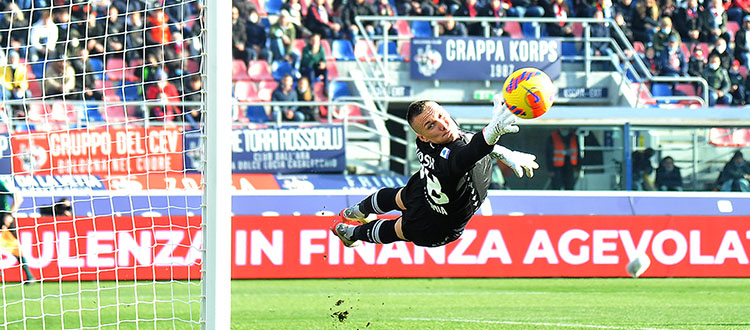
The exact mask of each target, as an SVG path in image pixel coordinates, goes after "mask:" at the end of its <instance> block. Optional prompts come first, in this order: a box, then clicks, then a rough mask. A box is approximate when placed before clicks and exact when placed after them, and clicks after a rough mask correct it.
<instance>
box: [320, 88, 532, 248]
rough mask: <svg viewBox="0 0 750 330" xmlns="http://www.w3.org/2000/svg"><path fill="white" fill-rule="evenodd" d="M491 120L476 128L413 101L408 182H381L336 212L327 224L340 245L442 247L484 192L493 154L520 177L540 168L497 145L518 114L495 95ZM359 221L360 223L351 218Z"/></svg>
mask: <svg viewBox="0 0 750 330" xmlns="http://www.w3.org/2000/svg"><path fill="white" fill-rule="evenodd" d="M493 103H494V109H493V112H492V120H491V121H490V123H489V124H488V125H487V126H485V127H484V129H483V130H482V132H481V133H478V134H473V133H469V132H465V131H462V130H460V129H459V127H458V124H456V122H455V121H454V120H453V118H452V117H451V116H450V114H448V112H447V111H446V110H445V109H444V108H443V107H442V106H440V105H439V104H438V103H437V102H434V101H415V102H413V103H411V104H410V105H409V109H408V111H407V114H406V117H407V120H408V122H409V125H410V126H411V128H412V129H413V130H414V132H416V133H417V139H416V143H417V159H418V160H419V162H420V170H419V172H418V173H415V174H414V175H412V177H411V178H410V179H409V182H407V184H406V186H404V187H400V188H383V189H380V190H378V191H377V192H375V193H374V194H372V195H370V196H368V197H366V198H365V199H364V200H362V201H360V202H359V203H357V204H355V205H353V206H350V207H348V208H346V209H344V210H343V211H341V217H342V221H340V222H337V223H335V224H334V226H333V227H332V228H331V231H332V232H333V233H334V234H336V235H337V236H338V237H339V239H341V241H342V242H343V244H344V245H345V246H347V247H351V246H354V245H356V244H357V242H358V241H365V242H371V243H378V244H388V243H393V242H396V241H411V242H413V243H414V244H416V245H419V246H427V247H433V246H441V245H445V244H448V243H450V242H453V241H455V240H457V239H458V238H459V237H460V236H461V234H462V233H463V231H464V228H465V227H466V224H467V223H468V222H469V219H471V217H472V216H473V215H474V213H476V211H477V210H478V209H479V206H480V205H481V204H482V202H483V201H484V199H485V197H487V189H488V188H489V185H490V178H491V175H492V162H493V159H499V160H500V161H502V162H503V163H505V164H506V165H508V166H509V167H510V168H511V169H513V171H514V172H515V173H516V175H517V176H518V177H523V175H524V171H525V172H526V175H527V176H528V177H532V176H533V175H534V172H533V170H534V169H537V168H539V165H538V164H537V163H536V161H535V159H536V156H534V155H532V154H527V153H522V152H517V151H512V150H509V149H507V148H504V147H502V146H499V145H495V144H496V143H497V142H498V140H499V139H500V136H502V135H503V134H506V133H516V132H518V130H519V128H518V126H516V125H515V119H516V116H515V115H513V114H512V113H511V112H510V111H509V110H508V109H507V108H506V106H505V103H504V102H503V99H502V96H501V95H495V97H494V98H493ZM393 210H399V211H401V217H399V218H397V219H394V220H385V219H378V220H376V221H372V222H368V221H367V219H366V218H367V216H368V215H369V214H371V213H375V214H385V213H388V212H390V211H393ZM353 222H359V223H360V224H361V225H353V224H352V223H353Z"/></svg>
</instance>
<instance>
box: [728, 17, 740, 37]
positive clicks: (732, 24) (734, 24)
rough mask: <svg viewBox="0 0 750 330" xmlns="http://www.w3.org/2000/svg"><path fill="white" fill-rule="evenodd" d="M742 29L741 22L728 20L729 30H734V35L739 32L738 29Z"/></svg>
mask: <svg viewBox="0 0 750 330" xmlns="http://www.w3.org/2000/svg"><path fill="white" fill-rule="evenodd" d="M739 30H740V24H739V23H737V22H736V21H732V20H728V21H727V31H729V32H732V35H735V34H737V31H739Z"/></svg>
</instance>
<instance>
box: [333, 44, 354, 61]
mask: <svg viewBox="0 0 750 330" xmlns="http://www.w3.org/2000/svg"><path fill="white" fill-rule="evenodd" d="M331 53H332V54H333V57H334V58H335V59H336V60H337V61H354V60H356V56H354V47H353V46H352V43H351V41H349V40H345V39H337V40H334V41H333V44H332V45H331Z"/></svg>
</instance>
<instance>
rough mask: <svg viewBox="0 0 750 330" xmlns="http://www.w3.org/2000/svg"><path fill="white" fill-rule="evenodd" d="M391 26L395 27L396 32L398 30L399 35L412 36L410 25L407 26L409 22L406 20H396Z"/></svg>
mask: <svg viewBox="0 0 750 330" xmlns="http://www.w3.org/2000/svg"><path fill="white" fill-rule="evenodd" d="M393 28H394V29H396V32H398V36H399V37H404V38H411V37H413V36H414V35H413V34H412V33H411V27H410V26H409V22H407V21H404V20H397V21H396V22H395V23H393Z"/></svg>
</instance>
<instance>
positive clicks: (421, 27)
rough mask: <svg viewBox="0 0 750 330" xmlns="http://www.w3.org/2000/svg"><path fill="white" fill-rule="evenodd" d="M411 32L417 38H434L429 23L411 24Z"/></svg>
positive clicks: (415, 22)
mask: <svg viewBox="0 0 750 330" xmlns="http://www.w3.org/2000/svg"><path fill="white" fill-rule="evenodd" d="M411 32H412V33H413V34H414V37H415V38H432V37H433V35H432V25H431V24H430V22H427V21H413V22H411Z"/></svg>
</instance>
